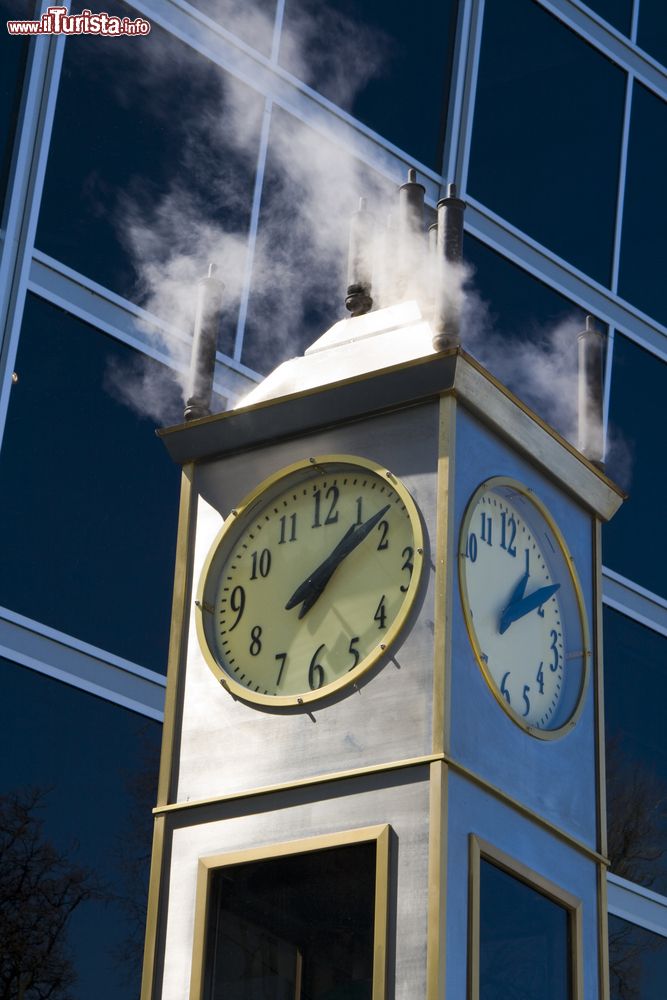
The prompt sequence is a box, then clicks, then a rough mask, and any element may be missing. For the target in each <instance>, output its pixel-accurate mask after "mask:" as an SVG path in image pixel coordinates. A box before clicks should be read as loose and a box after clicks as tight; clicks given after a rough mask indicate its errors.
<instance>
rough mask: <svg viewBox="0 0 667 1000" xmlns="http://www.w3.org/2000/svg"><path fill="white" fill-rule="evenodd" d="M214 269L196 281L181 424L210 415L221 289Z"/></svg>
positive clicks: (222, 288) (212, 267)
mask: <svg viewBox="0 0 667 1000" xmlns="http://www.w3.org/2000/svg"><path fill="white" fill-rule="evenodd" d="M214 273H215V265H214V264H209V268H208V274H207V275H206V276H205V277H204V278H201V279H200V280H199V283H198V287H197V311H196V313H195V325H194V332H193V335H192V354H191V357H190V371H189V373H188V381H187V389H186V403H185V410H184V413H183V416H184V419H185V420H196V419H197V418H198V417H207V416H209V414H210V412H211V396H212V395H213V376H214V373H215V352H216V348H217V343H218V325H219V321H220V310H221V307H222V293H223V290H224V285H223V284H222V282H221V281H218V279H217V278H215V277H214Z"/></svg>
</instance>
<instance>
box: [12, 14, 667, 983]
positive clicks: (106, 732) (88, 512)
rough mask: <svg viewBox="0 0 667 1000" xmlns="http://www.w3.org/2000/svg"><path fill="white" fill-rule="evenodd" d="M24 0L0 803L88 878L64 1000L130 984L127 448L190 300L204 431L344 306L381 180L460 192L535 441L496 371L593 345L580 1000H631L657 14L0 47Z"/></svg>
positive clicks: (478, 269)
mask: <svg viewBox="0 0 667 1000" xmlns="http://www.w3.org/2000/svg"><path fill="white" fill-rule="evenodd" d="M48 6H49V4H48V3H46V2H45V3H43V4H42V5H41V7H40V5H39V4H37V6H35V4H34V3H33V2H31V0H0V12H1V16H2V19H3V25H2V30H1V31H0V210H1V212H2V214H1V217H0V337H1V339H0V444H1V448H0V512H1V516H0V525H1V526H2V532H3V545H2V559H1V560H0V657H1V658H0V677H1V679H2V692H3V698H2V711H3V713H4V715H3V725H2V727H1V732H2V741H3V753H2V755H1V756H0V760H1V761H2V762H3V763H2V788H1V790H0V792H1V794H2V795H3V796H5V797H7V796H11V795H24V796H25V794H27V792H26V790H28V789H36V788H39V789H41V790H42V792H43V794H42V796H41V798H40V805H39V807H38V809H37V814H38V818H39V821H40V823H41V828H40V829H41V830H42V836H43V837H44V838H46V839H47V840H48V841H49V842H50V843H51V844H53V845H54V847H55V849H56V850H57V851H60V852H61V853H64V854H67V856H68V857H72V858H74V859H75V860H76V863H77V864H79V865H81V866H84V867H85V868H86V869H87V870H88V871H89V872H90V873H91V875H90V877H91V879H94V880H96V881H95V883H94V884H95V886H96V887H97V888H96V894H94V895H95V898H91V899H89V900H87V901H84V902H82V903H81V905H80V906H78V907H77V909H76V910H75V912H74V914H73V917H72V920H71V925H70V930H69V938H68V946H69V948H70V952H71V966H72V967H73V968H74V969H75V971H76V974H77V976H78V980H77V984H76V985H75V986H74V987H73V995H74V996H76V997H78V998H81V1000H82V998H84V997H86V996H92V995H95V996H96V997H98V998H100V1000H107V998H109V1000H111V998H112V997H113V998H115V997H117V996H121V995H122V996H128V997H130V996H136V995H137V994H138V976H139V973H138V968H139V964H140V960H141V927H140V918H138V914H141V913H142V912H143V907H144V902H143V897H142V891H143V890H142V886H143V884H144V883H145V881H146V880H147V875H148V861H149V856H150V807H151V805H152V804H153V797H154V793H153V785H154V781H155V772H156V766H157V765H156V759H157V749H156V748H157V746H158V744H159V739H160V722H161V719H162V710H163V702H164V687H165V673H166V660H167V644H168V635H169V616H170V602H171V586H172V572H173V560H174V549H175V537H176V519H177V510H178V494H179V472H178V470H177V468H176V467H175V466H173V465H172V464H171V462H170V460H169V459H168V457H167V455H166V452H165V450H164V448H163V446H162V444H160V443H159V442H158V440H157V439H156V438H155V435H154V428H155V427H156V426H158V425H164V424H168V423H173V422H178V421H180V419H181V413H182V403H181V401H180V384H181V383H182V379H183V373H184V371H185V369H186V367H187V357H188V350H189V337H190V333H191V326H192V312H193V297H192V290H193V288H194V285H195V283H196V280H197V278H198V277H200V276H201V275H203V274H204V273H205V269H206V265H207V264H208V262H209V261H210V260H212V261H213V262H215V263H216V264H217V266H218V272H217V273H218V275H219V277H220V278H221V280H222V281H223V283H224V285H225V310H224V317H223V320H222V322H221V326H220V334H219V342H218V354H217V362H216V378H215V391H216V393H217V395H218V397H219V399H218V403H219V406H220V408H223V407H224V406H227V405H230V403H232V402H233V401H234V400H235V399H237V398H239V397H240V396H241V395H242V394H243V393H244V392H246V391H247V390H248V389H250V388H252V386H253V384H254V383H255V382H257V381H258V380H259V379H261V377H262V376H263V375H265V374H266V373H267V372H268V371H269V370H270V369H272V368H273V367H274V366H275V365H276V364H277V363H278V362H280V361H281V360H283V359H285V358H287V357H290V356H292V355H295V354H299V353H301V352H302V350H303V349H304V347H306V346H307V345H308V344H309V343H310V342H312V341H313V340H314V339H315V338H316V337H317V336H318V335H320V334H321V333H322V332H323V331H324V330H325V329H327V328H328V327H329V326H330V325H331V324H332V323H333V322H335V321H336V320H337V319H340V318H341V317H342V316H343V315H345V310H344V284H345V267H346V262H345V247H346V241H347V223H348V219H349V216H350V214H351V213H352V212H353V211H354V210H355V208H356V204H357V200H358V198H359V196H360V195H366V196H367V197H368V200H369V203H370V204H371V205H372V206H374V210H376V211H377V212H378V214H381V213H383V212H384V213H385V215H386V211H388V210H387V209H386V208H385V207H384V206H385V205H386V200H387V198H388V197H389V196H391V195H392V193H393V192H394V191H395V189H396V186H397V185H398V184H401V183H403V182H404V180H405V178H406V175H407V170H408V168H410V167H414V168H415V169H416V171H417V177H418V180H419V181H420V182H421V183H422V184H423V185H424V187H425V188H426V203H427V212H430V213H432V212H433V210H434V208H435V205H436V203H437V201H438V199H439V198H440V197H442V195H443V194H444V192H445V190H446V185H447V184H448V183H450V182H455V183H456V184H457V186H458V189H459V191H460V193H461V195H462V197H464V198H465V200H466V203H467V210H466V215H465V226H466V240H465V247H464V255H465V257H466V260H467V261H468V263H469V264H470V265H471V268H472V272H473V273H472V277H471V286H472V287H473V288H474V292H475V301H476V302H477V304H478V313H479V315H480V316H481V319H480V320H479V322H480V325H481V326H482V327H483V328H484V332H485V333H486V335H487V342H488V343H492V344H494V345H495V350H494V357H495V358H502V359H503V364H502V365H501V370H499V371H496V374H498V375H499V377H500V378H501V379H503V380H504V381H506V382H507V383H508V384H509V385H510V387H511V388H515V389H516V391H517V392H519V393H520V394H523V395H524V396H526V398H527V401H528V402H530V403H531V404H532V405H534V406H536V408H540V405H541V403H542V402H544V407H543V410H544V414H545V416H546V417H547V418H548V419H552V420H553V421H554V422H555V423H556V425H557V426H559V422H560V424H561V426H560V427H559V429H562V430H567V420H566V416H564V415H563V408H562V407H559V405H558V402H559V400H558V395H559V392H560V386H559V385H555V386H549V385H546V386H545V385H544V384H543V385H542V389H543V390H544V393H543V396H544V398H543V399H541V398H540V392H539V391H538V390H536V389H535V387H534V386H531V385H527V384H526V381H525V378H524V379H522V378H520V377H519V374H518V373H516V372H515V371H514V369H513V363H512V358H513V357H515V356H517V355H516V353H515V354H513V353H512V352H513V351H515V352H517V353H520V351H521V349H522V346H525V345H526V344H533V345H535V344H538V345H539V344H540V343H547V342H548V343H550V344H553V343H555V342H556V341H554V339H553V336H552V334H553V332H554V331H559V330H560V331H562V330H563V329H565V330H574V331H575V334H576V329H577V327H578V326H581V325H582V323H583V318H584V317H585V316H586V315H587V314H591V315H593V316H594V317H595V318H596V320H597V324H598V326H599V328H600V329H602V330H604V331H605V333H606V362H605V364H606V367H605V393H604V406H605V428H606V433H607V454H608V465H607V468H608V471H609V473H610V475H611V476H612V477H614V478H615V479H617V480H618V481H619V482H620V483H621V485H622V486H624V487H625V488H626V489H627V490H628V492H629V494H630V496H629V499H628V501H627V502H626V503H625V505H624V506H623V507H622V508H621V510H620V511H619V513H618V514H617V516H616V517H615V518H614V520H613V521H612V522H611V523H610V524H609V525H608V526H606V527H605V528H604V529H603V537H602V544H603V550H602V552H603V599H604V609H605V611H604V633H605V635H604V640H605V668H606V677H605V692H606V695H605V697H606V706H605V713H606V723H607V736H608V748H607V781H608V824H609V853H610V857H611V871H610V874H609V876H608V886H607V894H608V907H609V914H610V949H611V951H610V967H611V974H610V982H611V996H612V997H613V998H618V1000H620V998H626V997H633V996H636V997H640V998H641V1000H658V998H659V997H662V996H663V995H664V985H663V984H664V969H665V963H666V962H667V741H666V739H665V733H664V725H663V723H662V720H663V718H664V704H665V702H667V657H666V656H665V648H666V643H665V636H666V635H667V588H666V585H665V572H664V566H665V555H666V553H665V538H664V535H663V530H662V523H663V520H664V499H663V498H664V492H665V486H666V485H667V484H666V474H665V471H664V430H663V428H664V423H665V407H664V399H665V395H664V394H665V391H666V383H665V360H666V359H667V296H666V295H665V282H664V274H663V272H664V261H665V257H666V256H667V246H666V244H667V207H666V205H667V202H666V201H665V198H664V191H663V188H664V180H663V179H664V177H665V174H666V173H667V139H666V137H667V68H666V63H665V60H667V41H666V39H667V11H666V10H665V7H664V4H663V3H662V2H661V0H590V2H589V3H584V2H583V0H458V2H457V0H443V2H440V3H438V4H433V3H429V2H427V0H416V2H415V3H413V4H411V5H410V7H409V10H407V11H406V7H405V5H404V4H399V3H398V2H396V0H327V2H326V3H325V2H324V0H191V2H187V0H169V2H167V0H141V2H136V3H134V4H132V5H130V4H125V3H121V2H120V0H113V2H111V3H108V4H105V5H104V10H105V11H107V12H108V13H109V14H117V15H118V16H119V17H120V18H124V17H127V18H129V19H131V20H134V19H136V18H138V17H143V18H145V19H146V20H147V21H149V22H150V25H151V31H150V34H148V35H141V36H130V35H127V36H124V37H118V38H103V37H95V36H91V35H69V36H65V35H62V34H60V35H49V34H42V35H39V36H35V37H30V38H29V37H26V36H14V35H10V34H9V33H8V32H7V31H5V28H4V22H5V21H7V20H9V19H20V18H33V17H39V16H40V13H41V10H42V9H46V8H47V7H48ZM82 6H92V5H89V4H86V5H81V4H79V6H78V8H77V5H76V4H73V10H75V11H76V10H77V9H81V7H82ZM375 206H378V207H377V209H376V208H375ZM575 339H576V336H575ZM470 349H471V351H472V353H475V345H474V344H471V345H470ZM575 350H576V349H575ZM481 359H482V360H483V361H484V362H485V363H486V362H487V358H486V357H485V355H484V352H483V351H482V354H481ZM489 366H490V367H492V365H491V363H490V362H489ZM549 389H551V390H553V391H552V397H553V396H555V397H556V398H555V402H554V401H553V398H552V400H551V402H548V401H547V402H545V400H546V397H547V395H548V392H547V390H549ZM38 416H39V418H40V419H39V421H38V420H37V417H38ZM28 515H30V516H28ZM663 699H665V701H663ZM137 816H142V817H143V819H142V820H141V821H137V819H136V817H137ZM130 831H131V835H130ZM92 884H93V882H92V881H91V885H92ZM100 929H101V930H102V933H100ZM118 955H122V956H123V958H122V960H121V961H119V960H118V958H117V956H118ZM119 970H122V972H121V971H119ZM101 971H103V972H104V974H103V975H100V972H101ZM123 977H124V978H123Z"/></svg>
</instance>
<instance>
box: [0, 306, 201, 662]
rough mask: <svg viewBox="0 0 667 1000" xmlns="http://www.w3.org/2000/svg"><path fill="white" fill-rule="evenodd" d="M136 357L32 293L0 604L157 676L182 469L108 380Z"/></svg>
mask: <svg viewBox="0 0 667 1000" xmlns="http://www.w3.org/2000/svg"><path fill="white" fill-rule="evenodd" d="M136 362H137V356H136V352H134V351H132V350H131V349H130V348H128V347H125V346H124V345H122V344H119V343H117V342H116V341H114V340H112V339H111V338H109V337H106V336H104V335H102V334H100V333H98V332H97V331H96V330H94V329H93V328H91V327H89V326H87V325H86V324H84V323H81V322H80V321H78V320H76V319H74V318H73V317H72V316H69V315H68V314H67V313H65V312H63V311H62V310H60V309H57V308H55V307H54V306H51V305H49V304H48V303H46V302H44V301H42V300H40V299H36V298H32V297H30V298H29V299H28V302H27V305H26V312H25V317H24V321H23V329H22V334H21V339H20V342H19V350H18V356H17V359H16V371H17V372H18V376H19V381H18V383H17V384H16V385H15V386H14V387H13V390H12V397H11V401H10V405H9V412H8V417H7V427H6V432H5V437H4V443H3V447H2V452H0V479H1V481H2V483H3V488H2V490H1V491H0V523H2V525H3V528H4V539H5V541H4V547H3V555H2V573H0V604H2V605H5V606H6V607H9V608H11V609H12V610H14V611H18V612H19V613H20V614H24V615H27V616H28V617H29V618H35V619H37V620H39V621H43V622H45V623H46V624H47V625H51V626H53V627H54V628H57V629H60V630H61V631H63V632H66V633H69V634H71V635H74V636H77V637H78V638H80V639H83V640H85V641H87V642H90V643H93V644H94V645H96V646H101V647H102V648H104V649H108V650H110V651H111V652H113V653H117V654H119V655H120V656H124V657H127V658H128V659H130V660H133V661H135V662H137V663H140V664H142V665H143V666H146V667H150V668H152V669H153V670H158V671H161V672H165V670H166V663H167V645H168V637H169V619H170V613H171V592H172V579H173V569H174V552H175V541H176V520H177V508H178V494H179V482H180V473H179V470H178V468H177V467H176V466H174V465H173V464H172V462H171V461H170V459H169V458H168V456H167V454H166V452H165V450H164V448H163V446H162V444H161V443H160V442H159V441H158V440H157V438H156V437H155V433H154V429H155V423H154V421H153V420H151V419H149V418H147V417H141V416H139V415H138V414H137V413H136V412H135V411H133V410H132V409H130V408H129V406H127V405H125V403H123V402H121V401H120V399H119V395H118V390H117V389H116V388H114V384H115V383H114V373H116V375H118V373H120V374H122V375H125V374H126V375H127V377H128V379H129V378H130V377H131V376H132V374H133V372H134V367H133V366H134V365H135V364H136ZM158 368H159V366H156V369H158ZM153 374H158V373H157V371H154V372H153ZM161 384H162V386H163V391H165V393H167V392H168V391H169V383H168V379H163V380H162V383H161ZM172 391H174V390H173V387H172ZM175 398H176V394H175ZM174 412H175V415H176V414H179V413H181V412H182V410H181V409H180V406H179V408H178V409H176V410H175V411H174Z"/></svg>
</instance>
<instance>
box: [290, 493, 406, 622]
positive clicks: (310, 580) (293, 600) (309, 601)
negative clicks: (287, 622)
mask: <svg viewBox="0 0 667 1000" xmlns="http://www.w3.org/2000/svg"><path fill="white" fill-rule="evenodd" d="M389 507H390V505H389V504H386V506H384V507H383V508H382V509H381V510H379V511H377V513H375V514H373V515H372V517H369V518H368V520H367V521H364V523H363V524H353V525H352V526H351V527H349V528H348V529H347V531H346V532H345V534H344V535H343V537H342V538H341V540H340V541H339V542H338V544H337V545H336V547H335V548H334V550H333V552H331V554H330V555H328V556H327V558H326V559H325V560H324V562H323V563H320V565H319V566H318V567H317V569H315V570H313V572H312V573H311V574H310V576H308V577H307V579H305V580H304V581H303V583H302V584H300V585H299V586H298V587H297V588H296V590H295V591H294V593H293V594H292V596H291V597H290V599H289V601H288V602H287V604H286V605H285V610H286V611H289V610H290V609H291V608H293V607H295V606H296V605H297V604H301V610H300V611H299V618H303V616H304V615H305V614H306V612H307V611H309V610H310V609H311V608H312V606H313V604H314V603H315V601H316V600H317V599H318V597H319V596H320V595H321V593H322V591H323V590H324V588H325V587H326V585H327V584H328V582H329V580H330V579H331V577H332V576H333V574H334V573H335V571H336V570H337V569H338V567H339V566H340V564H341V563H342V561H343V559H345V558H346V556H349V554H350V552H353V551H354V549H356V547H357V546H358V545H361V543H362V542H363V540H364V538H366V536H367V535H368V534H370V532H371V531H372V530H373V528H374V527H375V525H376V524H378V523H379V522H380V521H381V520H382V518H383V517H384V515H385V514H386V513H387V511H388V510H389ZM302 602H303V603H302Z"/></svg>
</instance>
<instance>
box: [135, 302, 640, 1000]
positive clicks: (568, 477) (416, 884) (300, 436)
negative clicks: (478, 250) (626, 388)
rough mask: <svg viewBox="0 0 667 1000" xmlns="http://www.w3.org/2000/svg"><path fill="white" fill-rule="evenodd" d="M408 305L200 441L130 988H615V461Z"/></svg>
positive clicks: (191, 441)
mask: <svg viewBox="0 0 667 1000" xmlns="http://www.w3.org/2000/svg"><path fill="white" fill-rule="evenodd" d="M432 341H433V331H432V329H431V327H430V324H429V323H428V322H427V321H426V320H424V319H423V318H422V316H421V313H420V311H419V309H418V307H417V305H416V304H415V303H414V302H410V301H406V302H403V303H401V304H400V305H397V306H392V307H390V308H387V309H381V310H378V311H376V312H372V313H368V314H366V315H362V316H357V317H354V318H351V319H347V320H344V321H341V322H340V323H339V324H337V325H336V326H335V327H334V328H333V329H332V330H331V331H329V333H327V334H326V335H325V336H324V337H323V338H321V340H320V341H318V342H317V343H316V344H314V345H313V347H311V348H310V349H309V350H308V351H307V352H306V355H305V356H304V357H303V358H298V359H294V360H292V361H290V362H287V363H286V364H285V365H283V366H281V367H280V368H278V369H277V370H276V371H275V372H274V373H273V374H272V375H271V376H269V377H268V378H267V379H266V380H265V381H264V382H263V383H261V385H259V386H258V387H257V389H256V390H254V391H253V393H251V395H250V396H249V397H248V398H247V399H246V400H244V402H243V405H241V406H239V407H237V408H236V409H234V410H231V411H229V412H226V413H223V414H219V415H216V416H210V417H202V418H199V419H195V420H192V421H191V422H189V423H188V424H184V425H182V426H178V427H174V428H170V429H168V430H166V431H164V432H162V436H163V440H164V443H165V444H166V446H167V448H168V450H169V452H170V454H171V456H172V457H173V458H174V460H175V461H177V462H179V463H180V464H181V465H182V466H183V486H182V497H181V514H180V524H179V538H178V558H177V569H176V583H175V597H174V610H173V623H172V636H171V653H170V665H169V679H168V692H167V708H166V713H165V732H164V747H163V757H162V766H161V775H160V787H159V799H158V804H157V808H156V810H155V839H154V850H153V864H152V876H151V886H150V900H149V919H148V934H147V947H146V960H145V968H144V980H143V993H142V997H143V1000H158V998H159V1000H183V998H184V997H190V998H191V1000H235V998H239V1000H240V998H266V1000H273V998H280V1000H283V998H289V1000H298V998H301V1000H306V998H317V1000H333V998H343V997H345V998H352V1000H354V998H361V997H364V998H369V1000H370V998H373V1000H381V998H384V997H386V998H396V1000H416V998H429V1000H436V998H442V997H447V998H449V1000H459V998H463V997H471V998H477V997H480V996H483V997H485V998H487V1000H489V998H496V997H498V998H500V997H503V998H506V997H509V996H514V995H516V996H521V997H526V998H528V997H536V998H537V997H539V998H540V1000H551V998H553V1000H556V998H558V1000H560V998H573V1000H575V998H576V1000H583V998H587V1000H592V998H594V997H595V998H598V997H603V996H604V995H605V992H604V991H605V981H606V972H605V968H606V955H605V941H606V930H605V925H606V905H605V871H606V868H605V846H606V845H605V832H604V831H605V822H604V781H603V756H602V742H601V741H602V732H603V720H602V707H601V706H602V698H601V669H600V656H601V652H600V601H601V589H600V553H599V526H600V523H601V521H603V520H606V519H608V518H609V517H611V516H612V514H613V513H614V511H615V510H616V508H617V507H618V505H619V503H620V501H621V495H620V494H619V492H618V490H617V489H616V488H615V487H614V486H613V484H612V483H611V482H610V481H609V480H608V479H606V478H605V476H604V475H603V474H602V473H601V472H600V471H599V470H598V468H596V467H595V465H594V464H592V463H591V462H590V461H588V460H587V459H586V458H584V457H583V456H582V455H581V454H580V453H579V452H578V451H576V449H574V448H573V447H572V446H571V445H570V444H568V443H567V442H566V441H564V440H563V439H562V438H560V437H559V436H558V435H557V434H556V433H555V432H554V431H553V430H552V429H551V428H550V427H548V426H547V425H546V424H545V423H543V422H542V421H541V420H540V419H539V418H538V417H537V416H536V415H535V414H534V413H532V412H531V411H529V410H528V409H527V408H526V407H525V406H524V405H523V404H522V403H521V402H520V401H519V400H518V399H517V398H515V397H514V396H512V395H511V393H509V392H508V391H507V389H505V388H504V387H503V386H502V385H500V384H499V383H498V382H497V381H496V380H495V379H494V378H493V377H492V375H490V374H489V373H488V372H487V371H485V370H484V369H483V368H482V367H481V366H480V365H479V364H478V363H477V362H476V361H475V360H474V359H473V358H471V357H470V356H468V355H466V354H465V353H464V352H463V351H462V350H461V349H460V348H446V349H445V350H440V351H436V350H434V348H433V347H432V346H431V345H432Z"/></svg>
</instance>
